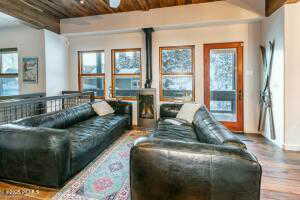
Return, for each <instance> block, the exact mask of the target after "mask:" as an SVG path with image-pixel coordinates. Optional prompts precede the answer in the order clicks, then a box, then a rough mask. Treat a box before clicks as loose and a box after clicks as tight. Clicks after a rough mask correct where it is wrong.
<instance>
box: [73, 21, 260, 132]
mask: <svg viewBox="0 0 300 200" xmlns="http://www.w3.org/2000/svg"><path fill="white" fill-rule="evenodd" d="M260 34H261V30H260V23H250V24H233V25H218V26H217V25H215V26H207V27H199V28H185V29H176V30H159V31H156V32H154V33H153V84H152V87H154V88H157V90H158V89H159V47H162V46H178V45H195V54H196V55H195V66H196V71H195V79H196V80H195V82H196V85H195V90H196V101H197V102H200V103H203V101H204V100H203V44H205V43H218V42H233V41H243V42H244V48H245V52H244V72H245V80H244V81H245V91H244V92H245V131H246V132H249V133H255V132H256V131H257V121H258V119H257V116H258V85H259V78H258V77H259V54H258V50H257V49H258V47H259V44H260ZM68 38H69V42H70V66H69V70H70V71H69V73H70V79H69V84H70V85H69V86H70V89H72V90H77V89H78V86H77V84H78V80H77V66H78V58H77V51H83V50H104V51H105V58H106V59H105V61H106V64H105V68H106V72H108V73H107V74H106V91H108V89H109V87H110V83H111V81H110V79H111V49H119V48H142V66H145V45H144V43H145V39H144V33H142V32H141V31H139V32H134V33H118V34H110V35H105V34H104V35H103V34H94V35H82V36H69V37H68ZM143 74H145V72H144V70H143ZM144 77H145V76H143V81H144V80H145V78H144ZM157 97H158V95H157ZM157 102H159V98H157ZM134 123H136V116H135V117H134Z"/></svg>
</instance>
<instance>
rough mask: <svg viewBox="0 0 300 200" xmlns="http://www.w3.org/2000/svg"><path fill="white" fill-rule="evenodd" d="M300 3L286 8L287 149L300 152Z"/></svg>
mask: <svg viewBox="0 0 300 200" xmlns="http://www.w3.org/2000/svg"><path fill="white" fill-rule="evenodd" d="M299 19H300V2H299V3H295V4H288V5H286V6H285V149H288V150H298V151H300V133H299V130H300V120H299V119H300V106H299V102H300V89H299V85H300V79H299V74H300V60H299V55H300V54H299V52H300V49H299V44H300V38H299V36H300V20H299Z"/></svg>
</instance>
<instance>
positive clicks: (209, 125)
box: [130, 104, 262, 200]
mask: <svg viewBox="0 0 300 200" xmlns="http://www.w3.org/2000/svg"><path fill="white" fill-rule="evenodd" d="M181 106H182V105H181V104H163V105H162V106H161V109H160V115H161V120H160V121H159V122H158V125H157V128H156V129H155V130H154V131H153V132H152V134H150V136H148V137H144V138H140V139H138V140H137V141H136V142H135V145H134V147H133V148H132V149H131V154H130V179H131V199H132V200H259V199H260V184H261V174H262V170H261V166H260V164H259V162H258V161H257V159H256V158H255V156H254V155H252V154H251V153H250V152H249V151H247V148H246V145H245V144H244V143H243V142H242V141H241V140H239V138H237V137H236V136H235V135H234V134H233V133H231V132H230V131H229V130H228V129H227V128H225V127H224V126H223V125H222V124H221V123H219V122H218V121H216V120H215V119H214V117H213V116H212V115H211V114H210V113H209V112H208V111H207V109H206V107H204V106H202V107H201V108H200V109H199V110H198V111H197V113H196V114H195V116H194V121H193V123H192V124H188V123H184V124H181V125H173V124H172V123H169V122H165V121H164V120H162V119H166V118H174V117H176V114H177V112H178V111H179V109H180V108H181Z"/></svg>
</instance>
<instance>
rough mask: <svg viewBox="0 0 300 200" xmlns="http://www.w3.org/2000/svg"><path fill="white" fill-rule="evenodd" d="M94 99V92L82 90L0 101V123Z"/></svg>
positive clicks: (62, 108) (54, 110)
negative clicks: (50, 95) (80, 91)
mask: <svg viewBox="0 0 300 200" xmlns="http://www.w3.org/2000/svg"><path fill="white" fill-rule="evenodd" d="M94 99H95V98H94V92H83V93H71V94H66V95H61V96H52V97H41V98H30V99H21V100H13V101H0V124H5V123H9V122H11V121H14V120H18V119H22V118H25V117H30V116H34V115H40V114H44V113H51V112H57V111H60V110H64V109H67V108H71V107H74V106H78V105H81V104H84V103H88V102H93V101H94Z"/></svg>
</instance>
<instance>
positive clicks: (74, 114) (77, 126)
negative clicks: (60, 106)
mask: <svg viewBox="0 0 300 200" xmlns="http://www.w3.org/2000/svg"><path fill="white" fill-rule="evenodd" d="M108 103H109V104H110V105H111V106H112V107H113V108H114V110H115V113H114V114H108V115H105V116H101V117H100V116H98V115H97V114H96V113H95V112H94V110H93V108H92V104H91V103H87V104H83V105H80V106H77V107H73V108H70V109H66V110H63V111H59V112H56V113H49V114H42V115H37V116H33V117H29V118H25V119H21V120H19V121H17V122H14V123H11V124H6V125H2V126H0V179H6V180H13V181H17V182H24V183H31V184H37V185H42V186H47V187H60V186H62V185H63V184H64V183H65V182H66V181H67V180H68V179H69V178H70V177H72V176H73V175H75V174H76V173H78V172H79V171H80V170H82V169H83V168H84V167H85V166H86V165H87V164H88V163H90V162H91V161H92V160H94V159H95V158H96V157H97V156H98V155H99V154H100V153H101V152H102V151H103V150H105V149H106V148H107V147H108V146H109V145H110V144H112V143H113V142H114V141H115V140H116V139H117V138H119V137H120V136H121V135H122V134H123V133H124V131H125V130H126V129H128V128H129V127H131V116H132V105H131V104H129V103H125V102H117V101H108Z"/></svg>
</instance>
